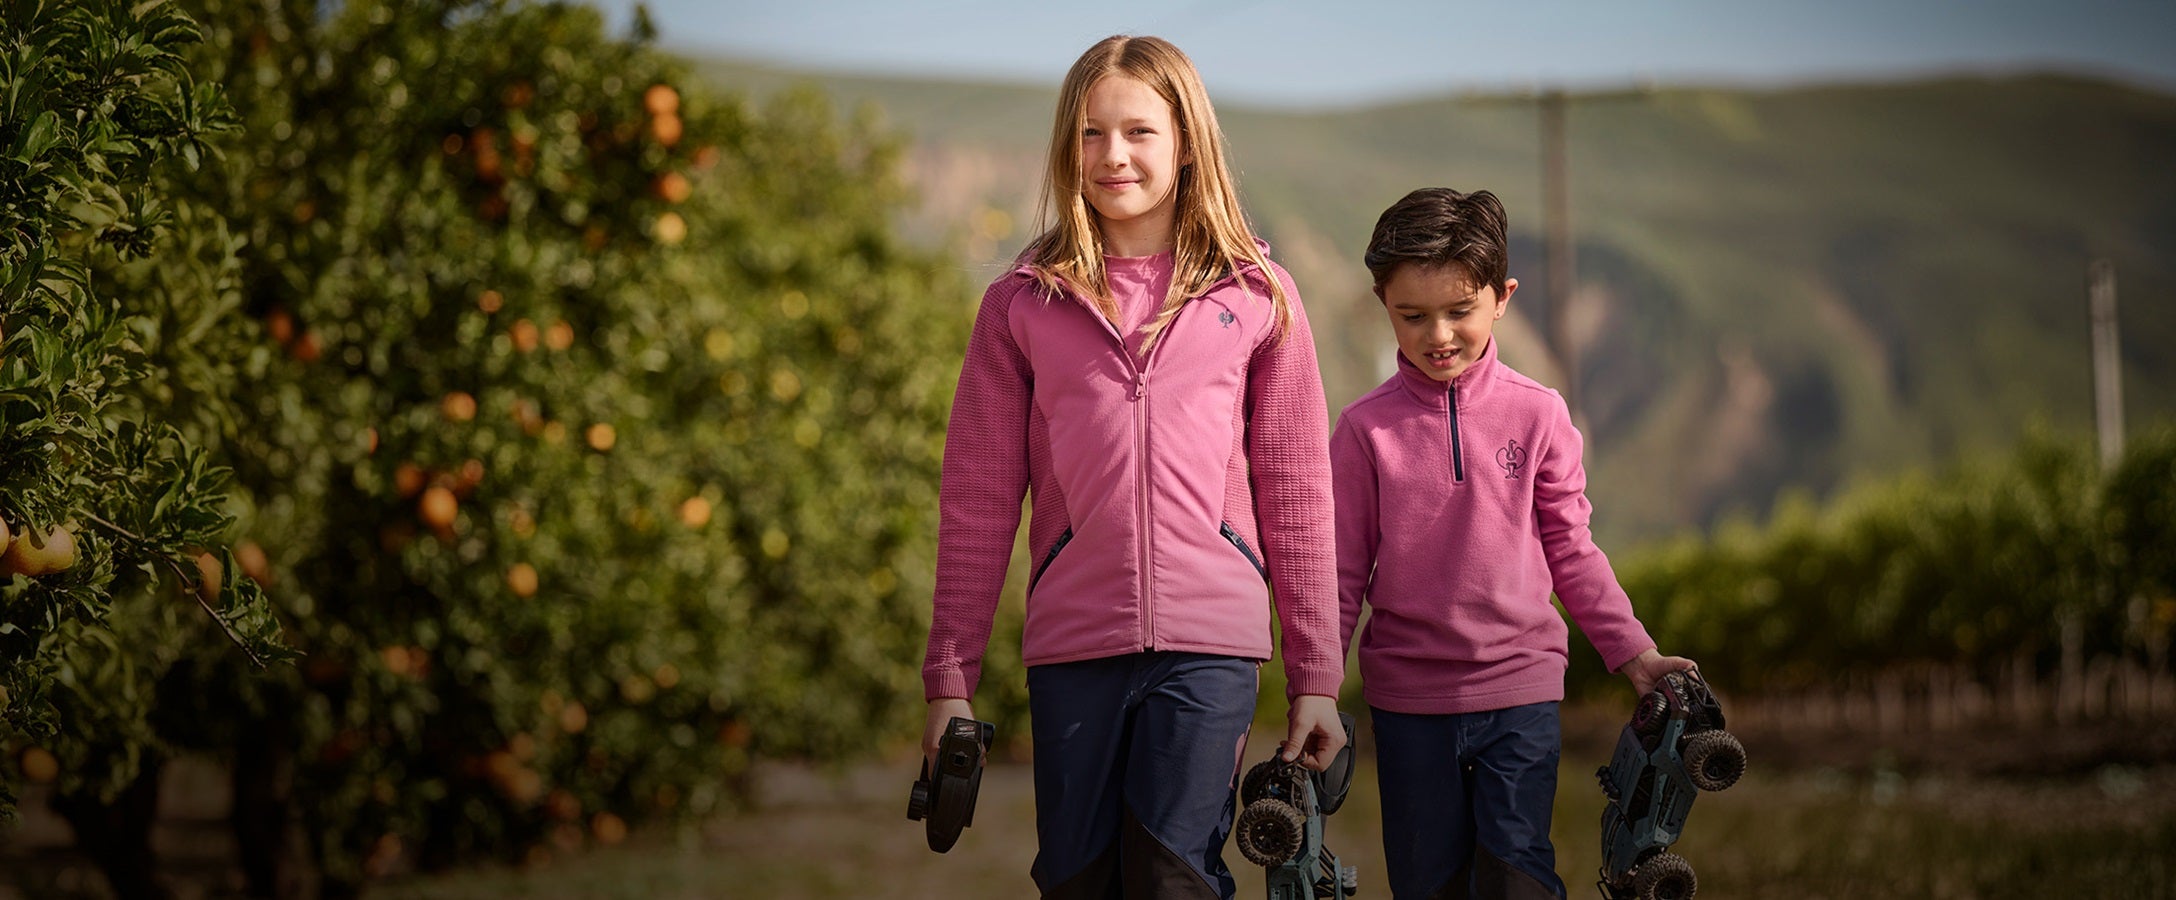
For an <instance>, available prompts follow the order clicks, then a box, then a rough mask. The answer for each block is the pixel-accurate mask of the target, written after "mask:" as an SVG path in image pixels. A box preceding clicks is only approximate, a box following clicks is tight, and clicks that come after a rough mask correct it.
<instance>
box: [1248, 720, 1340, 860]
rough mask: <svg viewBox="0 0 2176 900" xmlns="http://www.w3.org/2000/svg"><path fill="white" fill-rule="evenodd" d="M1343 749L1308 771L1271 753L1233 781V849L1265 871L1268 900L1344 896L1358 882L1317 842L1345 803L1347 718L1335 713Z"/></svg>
mask: <svg viewBox="0 0 2176 900" xmlns="http://www.w3.org/2000/svg"><path fill="white" fill-rule="evenodd" d="M1337 717H1338V719H1339V720H1340V721H1341V722H1342V723H1343V724H1344V726H1345V749H1343V750H1340V751H1338V753H1337V757H1336V758H1335V759H1333V760H1331V762H1330V766H1329V768H1328V769H1325V770H1323V771H1321V772H1309V771H1307V770H1306V769H1303V768H1301V767H1300V764H1299V763H1298V762H1285V761H1284V760H1282V759H1279V758H1277V757H1274V756H1273V757H1271V758H1269V759H1267V760H1264V761H1262V762H1260V763H1256V764H1255V766H1254V768H1252V769H1248V770H1247V776H1246V778H1244V779H1242V780H1241V781H1240V784H1239V802H1240V803H1241V804H1242V807H1241V810H1240V813H1239V824H1238V825H1237V826H1236V827H1235V828H1234V831H1235V832H1236V834H1237V838H1238V843H1239V853H1240V855H1242V856H1245V857H1246V858H1247V861H1248V862H1252V863H1254V864H1255V865H1258V866H1262V867H1264V868H1265V869H1267V870H1268V871H1267V872H1266V873H1265V874H1266V876H1267V877H1266V879H1265V880H1266V881H1267V883H1268V887H1269V898H1270V900H1345V898H1347V897H1351V896H1352V894H1353V892H1354V891H1355V890H1357V889H1358V888H1359V886H1360V876H1359V871H1358V870H1357V869H1354V868H1353V867H1352V866H1341V865H1338V863H1337V855H1336V854H1334V853H1331V852H1330V848H1328V847H1326V846H1324V845H1323V843H1322V823H1323V820H1324V819H1327V818H1329V816H1330V814H1331V813H1335V812H1337V810H1338V807H1341V806H1343V805H1345V794H1346V792H1347V791H1348V790H1350V789H1351V788H1352V739H1353V731H1354V729H1353V718H1352V716H1350V715H1347V714H1344V713H1339V714H1338V716H1337Z"/></svg>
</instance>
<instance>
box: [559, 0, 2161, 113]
mask: <svg viewBox="0 0 2176 900" xmlns="http://www.w3.org/2000/svg"><path fill="white" fill-rule="evenodd" d="M588 2H590V3H592V4H593V5H595V6H597V7H599V8H600V9H602V10H604V11H605V14H606V16H607V19H608V21H610V22H612V23H613V24H614V25H615V26H619V27H624V26H625V24H626V23H627V22H628V21H629V16H630V10H631V9H632V8H633V6H634V0H588ZM647 6H648V8H649V10H650V15H651V20H652V21H653V22H654V23H655V24H656V25H657V26H658V29H659V32H660V43H662V44H663V45H665V46H666V47H668V48H672V49H677V50H682V51H688V52H700V53H706V54H716V55H722V56H731V57H737V58H742V59H748V60H753V61H760V62H768V63H773V64H779V65H783V66H786V67H790V68H796V69H815V70H836V71H846V72H854V73H860V74H874V75H892V76H935V77H944V78H962V79H969V80H1002V81H1015V82H1024V83H1029V84H1049V85H1052V86H1055V85H1056V84H1057V82H1058V81H1059V80H1060V79H1061V78H1062V77H1063V76H1064V74H1065V70H1066V67H1067V66H1069V65H1071V64H1072V61H1073V59H1074V58H1075V57H1077V56H1078V55H1079V54H1080V52H1081V51H1082V50H1085V49H1087V47H1088V46H1089V45H1090V44H1092V43H1094V42H1095V41H1096V40H1098V39H1100V38H1102V37H1105V36H1107V35H1111V34H1118V33H1127V34H1154V35H1159V36H1162V37H1165V38H1168V39H1170V40H1171V41H1172V42H1173V43H1175V44H1177V45H1178V46H1179V48H1180V49H1182V50H1184V51H1186V53H1187V55H1188V56H1190V57H1192V58H1193V60H1194V63H1195V65H1196V67H1197V68H1199V69H1200V70H1201V72H1202V79H1203V81H1204V82H1205V83H1206V84H1207V85H1208V87H1209V90H1210V92H1211V93H1212V94H1215V95H1217V96H1218V99H1220V100H1224V99H1229V100H1233V101H1237V102H1241V103H1247V104H1251V105H1258V106H1272V107H1291V108H1330V107H1338V106H1345V105H1356V104H1367V103H1376V102H1384V101H1389V100H1396V99H1405V98H1412V97H1420V96H1429V95H1438V94H1444V93H1465V92H1476V91H1479V92H1493V91H1503V90H1514V91H1518V90H1535V89H1539V88H1544V87H1566V88H1573V89H1582V88H1613V87H1626V86H1646V85H1658V84H1707V85H1750V86H1775V85H1787V84H1802V83H1811V82H1828V81H1869V80H1883V79H1888V78H1892V77H1897V76H1923V75H1928V74H1954V73H1989V74H1999V73H2007V72H2015V71H2022V70H2048V69H2055V70H2061V71H2068V72H2077V73H2085V74H2094V75H2103V76H2111V77H2115V78H2118V79H2121V80H2124V81H2128V82H2132V83H2136V84H2141V85H2145V86H2149V87H2153V88H2156V89H2160V90H2169V91H2176V0H2070V2H2051V0H1827V2H1813V0H1614V2H1573V0H1508V2H1507V0H1465V2H1448V0H1437V2H1425V0H1403V2H1389V0H1385V2H1366V0H1351V2H1312V3H1310V2H1300V0H1265V2H1246V0H1194V2H1188V0H1162V2H1153V0H1149V2H1142V0H1106V2H1102V3H1096V4H1053V3H1038V2H1034V0H940V2H927V3H909V2H899V0H892V2H880V0H649V2H648V3H647Z"/></svg>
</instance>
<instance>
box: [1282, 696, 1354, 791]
mask: <svg viewBox="0 0 2176 900" xmlns="http://www.w3.org/2000/svg"><path fill="white" fill-rule="evenodd" d="M1287 718H1289V719H1291V722H1292V729H1291V732H1290V733H1288V734H1287V735H1285V739H1284V742H1283V743H1281V744H1278V745H1277V758H1278V759H1282V760H1284V761H1286V762H1291V761H1292V760H1295V759H1297V760H1299V762H1300V765H1301V766H1304V767H1306V768H1308V769H1311V770H1313V771H1316V772H1320V771H1322V770H1324V769H1327V768H1329V767H1330V761H1331V760H1333V759H1336V758H1337V751H1339V750H1342V749H1344V748H1345V723H1343V722H1340V721H1338V720H1337V698H1335V697H1324V696H1322V695H1320V694H1301V695H1299V696H1297V697H1294V698H1292V709H1291V711H1290V712H1289V713H1288V714H1287Z"/></svg>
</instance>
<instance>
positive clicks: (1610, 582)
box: [1330, 341, 1654, 714]
mask: <svg viewBox="0 0 2176 900" xmlns="http://www.w3.org/2000/svg"><path fill="white" fill-rule="evenodd" d="M1330 459H1331V466H1332V468H1333V470H1334V471H1335V483H1336V503H1337V576H1338V598H1339V612H1340V625H1341V629H1340V635H1341V636H1342V638H1343V640H1344V644H1343V646H1350V645H1351V642H1352V636H1353V629H1354V627H1355V626H1356V625H1357V624H1358V623H1359V620H1360V608H1361V605H1362V604H1366V605H1367V606H1368V607H1369V608H1370V610H1371V613H1370V616H1369V618H1368V623H1367V630H1366V632H1365V633H1363V634H1362V635H1361V637H1360V680H1361V684H1362V689H1363V694H1364V695H1365V697H1366V698H1367V702H1368V704H1369V705H1370V706H1375V707H1378V708H1381V709H1385V710H1389V711H1392V712H1401V713H1415V714H1443V713H1466V712H1480V711H1484V710H1491V709H1503V708H1506V707H1511V706H1518V705H1522V704H1527V703H1539V702H1542V701H1548V700H1562V699H1563V698H1564V668H1565V663H1566V660H1567V654H1568V649H1567V641H1568V629H1567V628H1566V627H1565V624H1564V620H1563V617H1562V616H1560V615H1558V613H1557V611H1556V608H1555V607H1554V606H1552V605H1551V604H1550V603H1549V595H1550V593H1551V592H1552V591H1554V592H1555V594H1556V595H1557V597H1558V599H1559V600H1560V601H1561V602H1562V603H1563V604H1564V608H1565V610H1567V611H1568V612H1570V613H1571V617H1572V618H1573V620H1575V621H1577V622H1578V624H1579V629H1580V631H1582V632H1584V633H1585V634H1586V636H1587V639H1588V640H1589V641H1591V642H1592V643H1593V644H1594V647H1595V649H1596V650H1599V651H1600V652H1601V654H1602V660H1603V662H1604V663H1606V664H1608V666H1609V668H1610V669H1611V670H1613V671H1614V670H1615V669H1617V668H1618V667H1620V666H1622V665H1624V664H1625V663H1626V662H1629V661H1630V660H1631V659H1632V658H1633V657H1635V656H1638V655H1639V654H1640V652H1641V651H1644V650H1646V649H1648V648H1650V647H1653V646H1654V641H1652V640H1650V639H1649V638H1648V636H1647V630H1646V629H1645V628H1643V627H1641V626H1640V623H1639V620H1637V619H1635V618H1634V617H1633V615H1632V603H1631V601H1630V600H1629V599H1628V598H1627V597H1626V596H1625V593H1624V589H1623V588H1622V587H1620V586H1618V584H1617V576H1616V573H1614V572H1612V571H1611V570H1610V566H1609V559H1608V558H1607V557H1605V556H1603V555H1602V551H1601V550H1599V549H1597V548H1596V547H1595V546H1594V540H1593V536H1592V535H1591V534H1590V533H1589V532H1588V530H1587V520H1588V515H1589V511H1590V507H1589V506H1588V504H1587V498H1586V481H1587V479H1586V471H1585V470H1584V469H1583V468H1582V467H1581V464H1580V437H1579V431H1578V429H1576V428H1574V427H1572V422H1571V416H1570V414H1569V413H1568V412H1567V411H1566V409H1565V407H1564V400H1563V398H1562V397H1560V396H1558V395H1557V393H1556V392H1555V391H1553V390H1550V389H1548V388H1546V387H1543V386H1541V385H1540V384H1538V383H1536V382H1534V381H1533V380H1532V379H1529V378H1527V377H1526V376H1524V375H1521V374H1519V373H1517V372H1515V371H1512V369H1511V368H1510V367H1509V366H1505V365H1503V364H1502V363H1500V362H1498V361H1497V358H1496V345H1495V342H1494V341H1491V342H1490V343H1489V347H1488V349H1487V350H1485V351H1483V353H1482V355H1481V358H1480V359H1479V360H1477V361H1475V363H1474V364H1473V366H1472V367H1471V368H1469V369H1467V370H1466V371H1465V372H1462V373H1460V374H1459V375H1458V377H1457V378H1455V379H1452V380H1451V381H1448V382H1443V381H1437V380H1435V379H1432V378H1429V377H1428V376H1427V375H1426V374H1424V373H1422V372H1421V371H1420V370H1419V369H1418V368H1417V367H1415V366H1414V365H1413V364H1412V363H1411V362H1408V361H1407V360H1406V359H1405V357H1404V355H1403V354H1400V355H1399V357H1398V372H1397V374H1396V375H1393V376H1391V377H1390V380H1388V381H1385V382H1383V384H1382V385H1381V386H1380V387H1377V388H1376V389H1375V390H1373V391H1371V392H1369V393H1368V394H1367V395H1366V396H1363V397H1361V398H1360V399H1359V400H1356V401H1354V402H1353V404H1352V405H1351V406H1347V407H1346V408H1345V411H1344V413H1343V414H1342V415H1340V416H1339V417H1338V421H1337V427H1336V429H1335V430H1334V431H1333V432H1332V434H1331V436H1330Z"/></svg>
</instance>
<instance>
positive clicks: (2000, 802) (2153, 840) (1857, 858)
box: [376, 733, 2176, 900]
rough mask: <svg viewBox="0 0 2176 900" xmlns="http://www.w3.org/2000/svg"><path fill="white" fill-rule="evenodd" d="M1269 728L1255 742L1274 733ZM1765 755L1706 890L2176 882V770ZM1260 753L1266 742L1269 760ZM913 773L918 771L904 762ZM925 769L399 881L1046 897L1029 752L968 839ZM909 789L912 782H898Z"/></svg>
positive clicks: (1574, 808) (476, 889) (1920, 896)
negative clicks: (931, 796)
mask: <svg viewBox="0 0 2176 900" xmlns="http://www.w3.org/2000/svg"><path fill="white" fill-rule="evenodd" d="M1271 742H1273V739H1272V740H1271V741H1265V740H1264V739H1263V737H1262V735H1261V734H1260V733H1258V734H1257V736H1256V740H1255V743H1254V747H1255V748H1256V749H1257V750H1259V748H1261V747H1265V746H1268V745H1269V744H1270V743H1271ZM1752 752H1753V768H1752V771H1751V772H1750V773H1749V774H1748V775H1747V776H1746V778H1745V780H1743V781H1742V782H1740V783H1739V784H1738V785H1737V786H1736V787H1733V788H1732V789H1730V790H1729V791H1727V792H1724V793H1720V794H1715V795H1712V796H1708V797H1703V798H1702V799H1701V800H1700V801H1699V803H1698V804H1696V805H1695V807H1694V810H1693V815H1692V817H1691V819H1690V820H1689V822H1688V825H1687V828H1686V834H1685V837H1684V839H1683V840H1682V841H1680V842H1679V843H1678V844H1677V845H1676V847H1675V848H1674V849H1675V851H1676V852H1678V853H1680V854H1681V855H1683V856H1685V857H1686V858H1687V859H1688V860H1690V861H1691V862H1692V864H1693V867H1694V868H1695V870H1696V871H1697V872H1698V874H1699V877H1700V887H1701V895H1702V896H1705V897H1711V898H1729V897H1758V898H1763V900H1796V898H1805V900H1814V898H1866V900H1881V898H1894V900H2007V898H2019V900H2022V898H2028V897H2030V898H2038V897H2047V896H2061V897H2065V898H2125V900H2130V898H2145V897H2176V861H2172V857H2171V854H2169V853H2168V848H2169V847H2171V846H2176V767H2167V766H2162V767H2156V768H2150V769H2139V768H2121V767H2108V768H2103V769H2101V770H2098V771H2096V772H2091V773H2086V774H2081V775H2073V776H2065V777H2061V778H2045V779H2030V780H2018V779H1997V778H1987V777H1965V776H1956V775H1941V774H1931V775H1923V776H1906V775H1903V774H1900V773H1898V772H1895V771H1892V770H1888V769H1884V768H1881V767H1878V766H1877V767H1873V768H1870V769H1866V770H1863V771H1846V770H1842V769H1830V768H1822V769H1812V770H1804V771H1791V772H1773V771H1764V770H1763V769H1762V768H1761V767H1760V757H1759V753H1760V748H1759V746H1757V745H1756V746H1754V747H1753V748H1752ZM1257 756H1259V753H1250V754H1249V757H1250V762H1251V760H1252V759H1253V758H1254V757H1257ZM1602 761H1603V759H1602V753H1601V751H1600V750H1599V749H1598V748H1574V749H1572V750H1570V751H1568V752H1567V755H1566V762H1565V763H1564V766H1563V769H1562V771H1561V774H1560V782H1559V790H1558V800H1557V817H1556V822H1555V829H1554V832H1553V838H1554V840H1555V843H1556V845H1557V850H1558V872H1559V874H1561V875H1562V876H1563V878H1564V880H1565V882H1566V883H1567V885H1569V886H1570V888H1571V893H1572V896H1574V897H1582V896H1585V897H1592V896H1596V895H1597V892H1596V891H1595V889H1594V888H1593V886H1592V885H1593V882H1594V872H1595V870H1596V868H1597V867H1598V866H1599V864H1600V848H1599V846H1598V842H1599V837H1598V831H1599V829H1598V826H1597V823H1598V821H1599V818H1600V815H1601V793H1600V791H1599V790H1598V789H1597V788H1595V787H1594V779H1593V772H1594V770H1595V768H1596V767H1597V766H1599V765H1600V764H1601V762H1602ZM890 769H897V770H898V772H897V773H896V774H898V775H899V777H896V778H894V777H888V776H890V775H893V774H895V773H893V772H891V771H890ZM907 771H908V770H907V767H906V766H904V765H895V766H892V767H890V768H889V769H884V770H882V771H878V770H863V771H857V772H856V773H854V774H853V775H851V776H850V777H847V778H844V779H841V780H837V781H832V780H827V779H824V778H820V777H816V776H812V775H809V774H807V773H783V772H782V773H781V775H780V777H781V778H788V776H790V778H789V780H790V781H792V782H794V783H791V784H780V785H776V786H775V787H774V788H773V793H774V794H775V795H776V796H778V797H780V798H783V799H780V800H778V801H776V802H774V803H772V804H771V805H770V806H769V808H768V809H766V810H765V811H763V812H758V813H753V814H750V815H748V816H744V817H741V818H736V819H732V820H728V821H723V822H719V823H715V824H713V825H711V826H709V827H708V828H705V829H702V830H700V831H698V832H691V833H688V834H684V835H661V834H653V835H647V836H643V837H639V838H638V839H637V840H635V841H634V842H632V843H631V844H629V845H626V846H621V847H615V848H610V849H606V850H600V851H595V852H590V853H586V854H583V855H579V856H575V857H572V858H567V859H562V860H558V861H554V862H551V863H548V864H546V865H543V866H540V867H535V868H530V869H526V870H515V869H505V868H492V869H478V870H470V871H465V872H461V873H457V874H452V875H443V876H429V877H415V878H409V879H406V880H401V881H396V882H392V883H388V884H386V885H385V886H384V887H383V889H382V890H381V891H380V892H379V893H378V894H376V896H383V897H393V898H404V900H468V898H477V900H481V898H487V897H489V898H497V897H510V896H519V897H524V898H527V900H557V898H574V897H584V898H617V897H627V898H634V897H643V898H666V900H670V898H689V900H693V898H710V897H720V898H723V897H748V896H764V897H788V898H807V900H826V898H849V897H851V898H895V900H906V898H940V897H941V898H946V900H971V898H983V897H990V898H998V897H1022V896H1029V895H1031V894H1032V893H1033V885H1032V884H1031V883H1030V882H1029V880H1028V877H1027V870H1028V866H1029V864H1030V862H1031V861H1032V859H1033V853H1034V849H1033V844H1034V838H1033V828H1034V823H1033V805H1032V803H1033V801H1032V796H1031V792H1030V790H1029V778H1028V770H1027V767H1026V766H1025V765H1020V764H1010V765H1001V766H996V767H993V768H992V769H991V770H990V774H989V776H988V780H987V781H986V783H985V786H984V793H983V796H982V803H981V805H980V807H979V809H978V812H977V820H976V824H975V826H974V827H973V828H971V829H969V830H968V831H967V832H966V833H965V834H964V835H963V836H962V837H961V839H960V842H959V845H958V846H957V847H955V848H954V849H953V851H952V852H951V853H948V854H944V855H938V854H934V853H931V852H929V851H928V849H927V848H926V847H924V846H923V845H922V835H921V830H920V826H918V825H917V824H915V823H911V822H909V821H907V820H906V819H905V818H904V816H903V797H904V794H905V790H906V784H907V780H908V779H907V778H906V777H905V774H906V773H907ZM895 795H897V796H895ZM1378 801H1379V797H1378V795H1377V794H1376V792H1375V781H1374V773H1373V766H1372V763H1371V761H1369V760H1368V759H1367V758H1365V757H1363V758H1362V760H1361V765H1360V771H1359V774H1358V776H1357V778H1356V779H1355V785H1354V793H1353V795H1352V797H1351V799H1350V801H1349V802H1348V803H1347V805H1346V806H1345V808H1344V810H1342V811H1341V812H1339V814H1338V815H1337V816H1336V817H1334V818H1333V819H1331V821H1330V826H1329V838H1328V842H1329V844H1330V847H1331V849H1332V850H1334V851H1336V852H1337V853H1338V854H1339V856H1340V857H1341V859H1342V860H1343V861H1344V862H1345V863H1346V864H1349V865H1357V866H1358V867H1359V869H1360V878H1361V894H1360V896H1363V897H1387V896H1388V893H1387V891H1386V889H1385V888H1384V881H1383V864H1382V843H1381V837H1382V835H1381V822H1380V818H1379V809H1380V807H1379V802H1378ZM1226 859H1227V861H1228V862H1230V863H1232V864H1233V865H1234V868H1235V872H1236V874H1237V876H1238V878H1239V880H1240V889H1239V896H1240V897H1242V898H1245V897H1260V896H1263V895H1264V890H1265V888H1264V886H1263V883H1262V872H1261V870H1260V869H1258V868H1254V867H1252V866H1248V865H1246V864H1245V862H1244V860H1243V859H1242V858H1241V857H1240V856H1239V854H1238V852H1237V850H1236V849H1227V851H1226Z"/></svg>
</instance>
